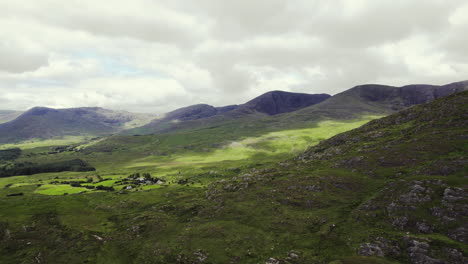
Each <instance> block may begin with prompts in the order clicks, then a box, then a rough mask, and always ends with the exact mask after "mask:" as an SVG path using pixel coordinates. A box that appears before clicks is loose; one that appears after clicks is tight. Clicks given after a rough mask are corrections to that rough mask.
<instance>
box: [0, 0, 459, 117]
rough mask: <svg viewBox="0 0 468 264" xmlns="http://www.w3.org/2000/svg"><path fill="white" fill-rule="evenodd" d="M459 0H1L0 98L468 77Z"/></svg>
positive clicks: (325, 89)
mask: <svg viewBox="0 0 468 264" xmlns="http://www.w3.org/2000/svg"><path fill="white" fill-rule="evenodd" d="M467 17H468V5H467V4H466V2H465V1H462V0H337V1H327V0H289V1H288V0H237V1H218V0H200V1H192V2H188V1H182V0H158V1H156V0H134V1H125V0H113V1H107V0H102V1H91V0H83V1H68V2H64V1H60V0H41V1H34V0H16V1H1V2H0V29H1V30H0V58H1V59H0V101H1V102H2V106H1V108H3V109H21V110H24V109H25V108H28V107H32V106H35V105H44V106H52V107H76V106H102V107H108V108H118V109H126V110H131V111H145V112H159V113H161V112H167V111H170V110H173V109H174V108H177V107H182V106H186V105H190V104H196V103H209V104H214V105H224V104H233V103H242V102H245V101H247V100H249V99H251V98H252V97H254V96H256V95H259V94H261V93H263V92H266V91H270V90H289V91H295V92H309V93H332V94H333V93H337V92H340V91H342V90H345V89H348V88H350V87H352V86H354V85H358V84H362V83H387V84H393V85H403V84H408V83H434V84H442V83H447V82H452V81H459V80H463V79H467V76H466V72H467V69H468V62H467V59H468V51H467V50H466V47H465V46H466V45H465V43H466V42H467V41H468V39H467V37H466V32H467V30H468V20H467V19H466V18H467Z"/></svg>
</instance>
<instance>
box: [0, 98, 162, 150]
mask: <svg viewBox="0 0 468 264" xmlns="http://www.w3.org/2000/svg"><path fill="white" fill-rule="evenodd" d="M151 118H153V116H152V115H147V114H133V113H129V112H118V111H112V110H107V109H103V108H99V107H82V108H70V109H52V108H46V107H35V108H32V109H30V110H28V111H26V112H24V113H23V114H21V115H20V116H18V117H17V118H16V119H14V120H12V121H9V122H7V123H4V124H0V143H13V142H17V141H22V140H28V139H34V138H41V139H48V138H53V137H61V136H78V135H105V134H109V133H114V132H117V131H120V130H122V129H125V128H130V127H134V126H140V125H143V124H145V123H146V122H149V120H150V119H151Z"/></svg>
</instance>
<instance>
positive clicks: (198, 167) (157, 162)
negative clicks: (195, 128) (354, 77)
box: [0, 116, 376, 195]
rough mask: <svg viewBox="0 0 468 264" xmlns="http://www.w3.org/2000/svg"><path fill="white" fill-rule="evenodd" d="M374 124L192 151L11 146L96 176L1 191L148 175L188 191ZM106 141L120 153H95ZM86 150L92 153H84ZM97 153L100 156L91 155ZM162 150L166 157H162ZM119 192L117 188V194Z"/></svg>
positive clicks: (183, 144)
mask: <svg viewBox="0 0 468 264" xmlns="http://www.w3.org/2000/svg"><path fill="white" fill-rule="evenodd" d="M374 118H376V117H375V116H367V117H365V118H362V119H359V120H353V121H333V120H326V121H322V122H318V123H317V124H316V125H315V126H314V127H312V128H306V129H294V130H283V131H275V132H268V133H265V134H263V135H260V136H258V137H244V138H241V139H238V140H235V141H225V140H223V141H221V144H218V142H215V141H213V140H212V139H210V135H209V134H205V135H204V137H205V138H207V139H206V140H207V142H206V143H205V144H203V145H195V146H194V145H193V143H197V144H199V143H200V140H199V133H200V132H198V133H192V134H183V135H177V134H176V135H169V136H166V135H162V136H142V137H117V138H111V139H109V140H104V141H103V140H102V139H100V140H98V141H95V142H91V143H89V141H87V140H89V139H87V138H78V137H73V138H66V139H60V140H56V141H52V140H48V141H39V142H30V143H24V144H21V145H15V147H20V148H22V150H23V154H22V156H21V157H20V158H19V159H18V160H20V161H23V162H25V161H30V162H36V163H45V162H51V161H63V160H68V159H74V158H80V159H83V160H86V161H87V162H89V163H90V164H91V165H92V166H94V167H95V168H96V169H97V170H96V172H83V173H72V172H64V173H46V174H38V175H34V176H17V177H8V178H3V179H2V178H0V186H5V185H8V184H14V185H13V186H12V187H15V186H18V184H21V185H22V186H24V185H28V184H30V185H37V184H44V185H42V186H40V187H38V188H37V190H36V191H35V192H36V193H39V194H44V195H63V194H65V193H67V194H75V193H80V192H90V191H95V190H89V189H84V188H74V187H70V186H69V187H68V188H66V186H64V185H61V184H55V185H54V184H50V183H51V182H54V181H57V179H56V178H59V180H60V181H64V180H68V181H70V180H71V181H73V180H75V181H86V180H87V177H88V178H93V180H94V181H98V180H97V177H98V176H97V175H99V177H100V178H101V179H112V180H114V181H105V182H102V184H101V185H103V186H107V187H111V186H114V185H113V183H114V182H115V181H116V180H119V179H124V178H126V177H127V176H128V175H129V174H132V173H134V172H148V173H151V174H152V176H153V177H159V178H161V179H163V180H164V181H165V182H166V184H168V185H170V184H173V183H175V182H178V181H180V180H183V179H185V180H187V179H190V182H191V183H192V184H191V186H197V185H206V184H208V183H209V182H211V181H213V180H216V179H219V178H222V177H227V176H232V175H234V174H236V173H238V171H241V170H249V169H251V168H252V167H255V166H260V165H263V164H272V163H274V162H277V161H280V160H283V159H286V158H289V157H293V156H294V155H297V154H298V153H300V152H302V151H304V150H305V149H307V148H308V147H310V146H312V145H315V144H317V143H319V142H320V141H322V140H325V139H327V138H329V137H331V136H333V135H336V134H338V133H341V132H344V131H347V130H350V129H353V128H356V127H359V126H361V125H362V124H364V123H366V122H368V121H369V120H372V119H374ZM215 139H216V138H215ZM80 140H82V142H84V143H82V144H81V145H79V144H78V145H79V148H80V149H83V150H84V152H64V153H58V154H54V155H50V154H45V153H47V152H48V151H50V146H57V145H63V144H65V145H68V144H71V143H73V144H76V143H77V142H78V141H80ZM108 141H110V142H111V144H112V143H115V141H118V143H117V144H114V145H113V147H117V148H118V149H113V151H112V152H99V150H102V149H105V148H106V147H107V146H108V144H109V142H108ZM47 144H49V146H47ZM213 145H215V146H216V147H213ZM120 146H122V148H121V149H119V148H120ZM2 147H3V148H6V147H8V146H5V145H4V146H2ZM88 148H90V149H93V151H89V152H86V150H87V149H88ZM95 150H98V151H97V152H95ZM161 150H163V152H164V153H160V152H161ZM155 152H158V153H155ZM123 187H124V186H118V189H121V188H123ZM149 188H152V187H148V186H145V188H144V189H149ZM54 189H56V190H54Z"/></svg>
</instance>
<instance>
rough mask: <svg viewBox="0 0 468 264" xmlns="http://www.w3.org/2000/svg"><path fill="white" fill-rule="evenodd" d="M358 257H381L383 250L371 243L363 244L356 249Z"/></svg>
mask: <svg viewBox="0 0 468 264" xmlns="http://www.w3.org/2000/svg"><path fill="white" fill-rule="evenodd" d="M358 254H359V255H360V256H378V257H383V256H384V252H383V250H382V249H381V248H380V247H379V246H378V245H377V244H372V243H364V244H362V245H361V246H360V247H359V249H358Z"/></svg>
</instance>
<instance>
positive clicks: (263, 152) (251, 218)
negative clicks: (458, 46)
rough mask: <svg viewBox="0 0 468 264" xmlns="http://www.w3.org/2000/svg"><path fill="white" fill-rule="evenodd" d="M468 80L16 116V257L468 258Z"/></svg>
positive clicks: (11, 176) (12, 259) (12, 222)
mask: <svg viewBox="0 0 468 264" xmlns="http://www.w3.org/2000/svg"><path fill="white" fill-rule="evenodd" d="M466 89H467V82H460V83H455V84H450V85H446V86H405V87H389V86H377V85H370V86H358V87H354V88H352V89H350V90H348V91H345V92H343V93H341V94H338V95H334V96H327V95H310V96H307V97H306V98H308V100H309V99H310V101H308V100H305V99H304V100H303V99H301V100H299V101H297V98H304V95H303V94H302V95H301V94H299V95H295V94H290V93H280V92H272V93H267V94H265V95H262V96H260V97H258V98H255V99H253V100H252V101H249V102H247V103H245V104H242V105H239V106H229V107H227V108H215V107H211V106H207V105H195V106H192V107H188V108H183V109H179V110H176V111H173V112H170V113H168V114H166V115H165V116H163V117H157V118H154V116H148V115H144V116H141V115H138V116H135V115H132V114H129V113H126V114H118V115H116V114H113V113H111V112H109V111H108V110H102V109H97V110H96V108H89V109H84V110H83V109H81V110H80V109H78V110H50V109H43V108H34V109H33V110H31V111H27V112H26V113H25V114H23V115H21V116H19V117H17V119H15V120H12V121H9V122H7V123H5V124H3V125H2V124H0V139H1V140H2V141H0V142H3V145H1V146H0V161H1V162H0V164H1V165H0V172H2V173H3V174H0V175H1V176H0V262H2V263H18V260H21V261H22V262H23V263H269V264H272V263H275V264H276V263H333V264H338V263H343V264H346V263H408V262H410V263H464V262H465V261H466V257H465V256H466V252H467V250H468V248H467V244H466V241H467V240H466V239H467V237H466V234H467V232H466V230H467V228H468V227H466V222H467V220H468V219H467V217H468V216H467V214H466V210H467V209H466V206H467V199H468V195H467V191H466V185H467V181H466V175H468V171H467V166H466V162H467V160H466V157H467V155H466V153H467V148H468V145H467V141H466V133H467V131H468V130H467V128H468V124H467V120H468V116H467V113H468V109H467V106H468V92H467V91H465V90H466ZM272 109H274V110H272ZM62 111H64V113H65V114H64V115H62V114H61V112H62ZM77 111H78V112H77ZM50 112H52V114H50ZM103 113H105V115H103ZM35 116H39V117H35ZM103 116H105V118H104V117H103ZM37 120H42V121H41V122H39V121H37ZM57 120H58V121H57ZM35 122H38V124H41V125H40V126H37V127H35V128H34V129H32V130H29V129H25V126H24V125H22V124H24V123H27V124H28V126H33V125H34V124H36V123H35ZM48 124H49V125H48ZM54 124H58V125H57V126H56V127H54V126H53V125H54ZM129 124H131V125H129ZM75 126H78V127H79V129H75ZM16 129H18V130H16ZM31 131H32V132H31ZM2 133H3V134H2ZM38 135H39V136H38ZM41 135H46V136H45V137H41ZM26 172H27V173H26ZM431 261H432V262H431ZM437 261H439V262H437ZM442 261H444V262H442Z"/></svg>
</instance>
